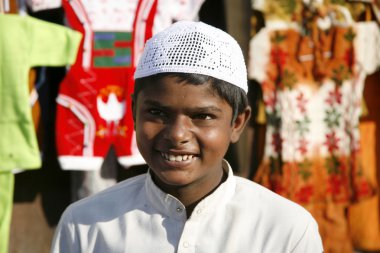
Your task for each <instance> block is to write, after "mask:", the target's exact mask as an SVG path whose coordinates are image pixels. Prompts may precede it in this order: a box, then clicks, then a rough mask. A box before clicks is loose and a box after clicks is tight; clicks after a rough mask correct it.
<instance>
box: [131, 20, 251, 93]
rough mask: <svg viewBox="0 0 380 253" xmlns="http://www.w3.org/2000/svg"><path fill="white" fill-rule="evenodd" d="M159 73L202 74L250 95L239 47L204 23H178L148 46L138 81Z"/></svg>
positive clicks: (159, 34)
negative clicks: (236, 87) (238, 88)
mask: <svg viewBox="0 0 380 253" xmlns="http://www.w3.org/2000/svg"><path fill="white" fill-rule="evenodd" d="M160 73H193V74H202V75H206V76H211V77H214V78H217V79H220V80H223V81H225V82H227V83H230V84H233V85H235V86H238V87H240V88H242V89H243V90H244V91H246V92H247V91H248V85H247V70H246V66H245V62H244V57H243V54H242V51H241V48H240V46H239V45H238V43H237V42H236V40H235V39H233V38H232V37H231V36H230V35H229V34H227V33H226V32H224V31H222V30H220V29H217V28H215V27H212V26H210V25H207V24H204V23H202V22H192V21H178V22H176V23H175V24H173V25H172V26H170V27H169V28H167V29H165V30H164V31H162V32H159V33H158V34H156V35H154V36H153V37H152V38H151V39H150V40H149V41H148V42H147V43H146V46H145V48H144V52H143V54H142V56H141V58H140V61H139V64H138V66H137V68H136V72H135V79H138V78H143V77H148V76H152V75H156V74H160Z"/></svg>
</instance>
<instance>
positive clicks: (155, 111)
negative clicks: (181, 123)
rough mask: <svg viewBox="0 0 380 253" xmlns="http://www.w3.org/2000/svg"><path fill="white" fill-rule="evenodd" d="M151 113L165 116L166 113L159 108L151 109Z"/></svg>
mask: <svg viewBox="0 0 380 253" xmlns="http://www.w3.org/2000/svg"><path fill="white" fill-rule="evenodd" d="M149 113H150V114H151V115H154V116H160V117H164V116H165V115H166V114H165V112H163V111H162V110H159V109H149Z"/></svg>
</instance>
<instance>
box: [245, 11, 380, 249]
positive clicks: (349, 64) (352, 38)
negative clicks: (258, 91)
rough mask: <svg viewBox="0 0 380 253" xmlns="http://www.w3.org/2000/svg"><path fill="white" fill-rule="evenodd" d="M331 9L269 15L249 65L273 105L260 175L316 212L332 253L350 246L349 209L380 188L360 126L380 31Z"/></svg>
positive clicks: (266, 100) (268, 104)
mask: <svg viewBox="0 0 380 253" xmlns="http://www.w3.org/2000/svg"><path fill="white" fill-rule="evenodd" d="M323 7H324V8H325V7H327V6H323ZM325 10H326V13H327V14H329V15H326V16H320V15H321V14H320V12H315V13H312V12H309V10H305V9H304V10H303V13H302V15H304V16H303V19H302V21H303V22H290V21H286V20H285V21H284V20H280V19H277V20H275V19H273V20H267V21H266V27H265V28H263V29H262V30H261V31H259V33H258V34H257V35H256V36H255V37H254V38H253V39H252V40H251V44H250V55H249V57H250V64H249V69H248V72H249V76H250V78H251V79H255V80H257V81H258V82H259V83H260V84H261V87H262V90H263V100H264V103H265V110H266V140H265V152H264V158H263V161H262V162H261V165H260V167H259V169H258V172H257V173H256V175H255V178H254V180H255V181H257V182H259V183H261V184H263V185H264V186H266V187H268V188H270V189H272V190H273V191H275V192H276V193H279V194H281V195H282V196H284V197H286V198H289V199H291V200H293V201H296V202H298V203H300V204H301V205H303V206H305V207H306V208H307V209H309V211H311V212H312V213H313V214H314V215H315V218H316V219H317V221H318V222H319V226H320V232H321V235H322V238H323V240H324V246H325V252H351V251H352V246H351V244H350V235H349V230H348V224H347V220H346V217H345V209H346V208H347V207H348V205H349V204H350V203H353V202H356V201H360V200H361V199H365V198H367V197H369V196H372V195H373V194H374V192H375V191H376V189H375V186H374V185H373V184H371V183H370V182H369V181H368V178H367V177H366V176H365V174H364V173H363V165H362V157H361V147H360V133H359V128H358V126H359V116H360V115H361V105H362V92H363V87H364V81H365V77H366V76H367V75H368V74H371V73H373V72H374V71H375V70H376V68H377V67H378V66H379V65H380V55H379V54H380V51H379V50H378V48H379V46H380V40H379V39H380V37H379V35H380V33H379V27H378V25H377V24H376V23H375V22H359V23H358V22H353V18H352V16H351V14H350V12H349V10H348V9H347V8H344V7H343V6H331V9H329V8H326V9H325ZM305 14H306V15H305ZM338 17H339V18H338ZM297 21H298V20H297ZM339 243H340V245H339Z"/></svg>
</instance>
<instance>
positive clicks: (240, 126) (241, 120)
mask: <svg viewBox="0 0 380 253" xmlns="http://www.w3.org/2000/svg"><path fill="white" fill-rule="evenodd" d="M250 117H251V107H250V106H247V107H246V108H245V110H244V111H243V112H242V113H240V114H238V116H237V117H236V119H235V121H234V122H232V128H233V129H232V134H231V142H232V143H236V142H237V141H238V140H239V138H240V135H241V133H242V132H243V130H244V128H245V126H246V125H247V122H248V120H249V118H250Z"/></svg>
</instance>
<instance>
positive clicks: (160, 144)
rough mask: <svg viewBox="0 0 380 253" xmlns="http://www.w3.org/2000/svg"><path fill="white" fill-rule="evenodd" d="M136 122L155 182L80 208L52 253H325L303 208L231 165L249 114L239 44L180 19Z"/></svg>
mask: <svg viewBox="0 0 380 253" xmlns="http://www.w3.org/2000/svg"><path fill="white" fill-rule="evenodd" d="M135 80H136V83H135V91H134V95H133V115H134V120H135V130H136V139H137V144H138V147H139V150H140V152H141V154H142V156H143V157H144V159H145V161H146V163H147V164H148V165H149V171H148V173H147V174H144V175H140V176H137V177H134V178H131V179H128V180H126V181H123V182H121V183H119V184H118V185H116V186H113V187H111V188H109V189H107V190H105V191H103V192H100V193H98V194H96V195H94V196H91V197H89V198H86V199H83V200H81V201H78V202H76V203H74V204H72V205H71V206H70V207H68V208H67V210H66V211H65V213H64V214H63V216H62V218H61V221H60V223H59V226H58V228H57V231H56V234H55V238H54V242H53V245H52V251H51V252H62V253H63V252H64V253H67V252H139V253H140V252H165V253H166V252H207V253H210V252H211V253H212V252H215V253H222V252H228V253H229V252H268V253H275V252H294V253H297V252H300V253H301V252H302V253H305V252H307V253H314V252H318V253H321V252H322V251H323V249H322V243H321V239H320V236H319V233H318V226H317V224H316V222H315V220H314V219H313V218H312V216H311V215H310V214H309V213H308V212H307V211H306V210H305V209H303V208H302V207H301V206H299V205H297V204H295V203H293V202H290V201H289V200H286V199H284V198H282V197H280V196H279V195H276V194H275V193H273V192H271V191H269V190H268V189H266V188H263V187H262V186H260V185H257V184H256V183H254V182H251V181H249V180H246V179H243V178H239V177H236V176H234V175H233V173H232V169H231V168H230V166H229V164H228V163H227V161H225V160H224V159H223V157H224V155H225V153H226V151H227V148H228V146H229V144H230V143H234V142H237V141H238V140H239V137H240V135H241V133H242V131H243V129H244V127H245V125H246V123H247V120H248V118H249V116H250V112H251V109H250V107H249V106H248V102H247V97H246V92H247V90H248V87H247V76H246V67H245V63H244V59H243V55H242V52H241V49H240V47H239V46H238V44H237V42H236V41H235V40H234V39H233V38H232V37H231V36H230V35H228V34H227V33H225V32H223V31H221V30H219V29H216V28H214V27H212V26H209V25H206V24H204V23H201V22H189V21H180V22H177V23H175V24H174V25H172V26H171V27H169V28H168V29H166V30H164V31H162V32H160V33H158V34H156V35H155V36H153V37H152V39H150V40H149V41H148V42H147V44H146V46H145V49H144V53H143V56H142V58H141V59H140V62H139V65H138V66H137V69H136V73H135Z"/></svg>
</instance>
